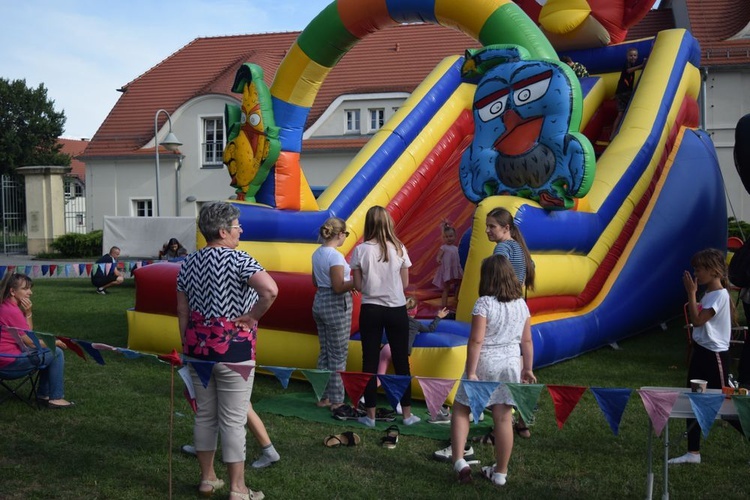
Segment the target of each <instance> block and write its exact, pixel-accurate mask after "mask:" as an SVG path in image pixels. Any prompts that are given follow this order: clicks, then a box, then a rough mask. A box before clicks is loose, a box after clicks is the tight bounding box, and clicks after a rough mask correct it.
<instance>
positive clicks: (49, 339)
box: [34, 332, 57, 354]
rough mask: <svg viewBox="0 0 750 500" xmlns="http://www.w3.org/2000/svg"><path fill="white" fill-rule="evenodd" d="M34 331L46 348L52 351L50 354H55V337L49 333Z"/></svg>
mask: <svg viewBox="0 0 750 500" xmlns="http://www.w3.org/2000/svg"><path fill="white" fill-rule="evenodd" d="M34 333H35V334H36V336H37V337H38V338H39V340H41V341H42V342H44V344H45V345H46V346H47V349H49V350H50V351H52V354H56V351H55V344H56V343H57V342H56V340H57V338H55V336H54V335H52V334H51V333H42V332H34Z"/></svg>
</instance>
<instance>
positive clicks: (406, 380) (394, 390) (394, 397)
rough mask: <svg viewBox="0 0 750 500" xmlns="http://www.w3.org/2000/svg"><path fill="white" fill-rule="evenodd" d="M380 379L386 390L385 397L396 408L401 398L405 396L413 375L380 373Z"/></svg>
mask: <svg viewBox="0 0 750 500" xmlns="http://www.w3.org/2000/svg"><path fill="white" fill-rule="evenodd" d="M378 379H379V380H380V385H382V386H383V390H384V391H385V397H387V398H388V402H389V403H391V408H393V409H394V410H395V409H396V407H397V406H398V403H399V402H400V401H401V398H402V397H404V392H406V388H407V387H409V384H411V377H410V376H409V375H378Z"/></svg>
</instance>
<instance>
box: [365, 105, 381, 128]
mask: <svg viewBox="0 0 750 500" xmlns="http://www.w3.org/2000/svg"><path fill="white" fill-rule="evenodd" d="M367 111H368V114H369V115H370V129H369V130H370V132H377V131H378V130H380V129H381V128H383V125H384V124H385V108H370V109H368V110H367ZM378 115H379V116H378Z"/></svg>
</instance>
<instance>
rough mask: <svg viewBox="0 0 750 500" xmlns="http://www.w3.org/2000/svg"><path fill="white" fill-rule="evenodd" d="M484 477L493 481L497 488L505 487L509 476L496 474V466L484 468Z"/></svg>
mask: <svg viewBox="0 0 750 500" xmlns="http://www.w3.org/2000/svg"><path fill="white" fill-rule="evenodd" d="M482 475H483V476H484V477H486V478H487V479H489V480H490V481H492V484H494V485H495V486H505V483H506V482H507V478H508V474H502V473H500V472H495V464H493V465H486V466H484V467H482Z"/></svg>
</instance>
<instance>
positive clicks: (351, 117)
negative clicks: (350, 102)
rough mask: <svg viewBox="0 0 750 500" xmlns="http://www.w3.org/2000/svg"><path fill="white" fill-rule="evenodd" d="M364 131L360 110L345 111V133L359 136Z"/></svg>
mask: <svg viewBox="0 0 750 500" xmlns="http://www.w3.org/2000/svg"><path fill="white" fill-rule="evenodd" d="M361 131H362V125H361V113H360V110H359V109H345V110H344V133H345V134H359V133H360V132H361Z"/></svg>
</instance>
